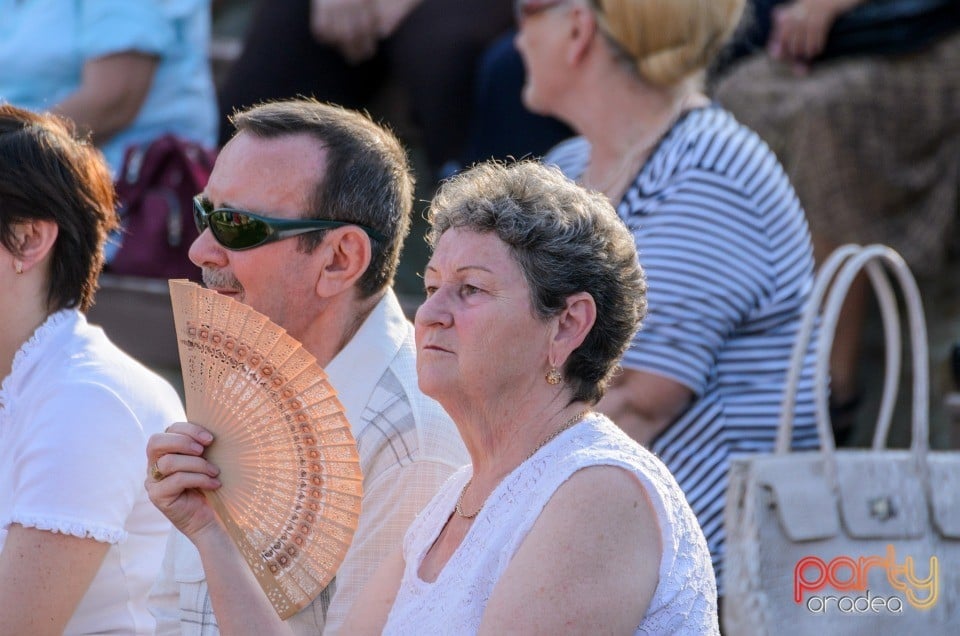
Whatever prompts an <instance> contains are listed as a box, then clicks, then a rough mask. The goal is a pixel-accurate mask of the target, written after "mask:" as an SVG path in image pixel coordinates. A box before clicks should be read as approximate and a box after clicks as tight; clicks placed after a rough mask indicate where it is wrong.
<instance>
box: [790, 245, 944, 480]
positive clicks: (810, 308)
mask: <svg viewBox="0 0 960 636" xmlns="http://www.w3.org/2000/svg"><path fill="white" fill-rule="evenodd" d="M882 265H886V268H887V270H888V271H889V272H890V274H891V275H892V276H893V278H895V280H896V281H897V283H898V284H899V287H900V289H901V291H902V293H903V297H904V305H905V307H906V310H907V316H908V321H909V327H910V337H911V352H912V354H913V356H912V362H913V409H912V417H911V420H912V427H911V429H912V440H911V449H912V452H913V454H914V456H915V458H917V459H918V461H922V458H923V457H924V456H925V454H926V451H927V449H928V447H929V420H928V417H929V411H928V408H929V369H928V368H927V359H928V355H927V349H928V345H927V332H926V319H925V317H924V312H923V303H922V300H921V298H920V291H919V288H918V287H917V284H916V280H915V279H914V278H913V275H912V274H911V273H910V269H909V267H908V266H907V264H906V262H904V260H903V258H902V257H901V256H900V255H899V254H897V252H895V251H894V250H892V249H891V248H889V247H887V246H885V245H869V246H867V247H861V246H859V245H853V244H850V245H843V246H841V247H839V248H837V249H836V250H834V252H833V253H832V254H831V255H830V257H829V258H828V259H827V260H826V261H825V262H824V263H823V265H822V266H821V267H820V271H819V272H818V275H817V278H816V280H815V282H814V287H813V290H812V291H811V295H810V299H809V301H808V303H807V305H806V307H805V308H804V313H803V317H802V320H801V326H800V329H799V331H798V334H797V339H796V342H795V343H794V348H793V351H792V355H791V363H790V368H789V369H788V373H787V380H786V386H785V390H784V399H783V402H782V408H781V413H780V424H779V430H778V431H777V442H776V447H775V452H776V453H777V454H785V453H787V452H789V451H790V445H791V438H792V433H793V411H794V406H795V404H796V397H797V388H798V385H799V380H800V373H801V370H802V368H803V361H804V358H805V357H806V352H807V349H808V348H809V343H810V340H811V338H812V334H813V330H814V326H815V324H816V321H817V317H818V315H819V313H820V305H821V302H822V301H823V298H824V296H827V299H826V302H825V303H824V309H823V314H822V318H821V324H820V334H819V338H818V341H817V347H816V352H817V360H816V370H815V376H814V390H815V396H816V402H815V408H816V421H817V431H818V434H819V438H820V444H821V448H822V449H823V451H824V452H825V453H827V454H828V455H831V456H832V455H833V451H834V440H833V434H832V432H831V427H830V411H829V406H828V393H829V391H828V385H829V351H830V349H831V347H832V345H833V337H834V333H835V332H836V326H837V321H838V319H839V315H840V309H841V307H842V306H843V301H844V299H845V297H846V295H847V292H848V290H849V289H850V286H851V285H852V284H853V281H854V279H855V277H856V276H857V274H859V273H860V271H861V270H864V269H866V272H867V274H868V276H869V279H870V282H871V284H872V286H873V288H874V291H875V292H876V296H877V300H878V303H879V305H880V310H881V315H882V318H883V328H884V336H885V353H886V364H885V373H884V391H883V398H882V400H881V405H880V413H879V416H878V421H877V428H876V431H875V432H874V438H873V448H874V449H875V450H876V449H881V448H884V447H885V446H886V438H887V434H888V432H889V429H890V421H891V419H892V415H893V407H894V405H895V403H896V398H897V393H898V390H899V389H898V387H899V373H900V361H901V342H900V320H899V311H898V309H897V304H896V297H895V295H894V293H893V289H892V287H891V284H890V276H889V275H888V274H887V272H885V271H884V269H883V267H882ZM834 278H835V280H834ZM831 281H833V286H832V287H830V283H831ZM828 288H830V291H829V295H827V289H828ZM832 464H833V462H832V461H831V462H828V467H831V466H832ZM828 470H831V472H832V469H831V468H828Z"/></svg>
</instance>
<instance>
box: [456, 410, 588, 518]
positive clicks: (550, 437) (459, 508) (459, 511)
mask: <svg viewBox="0 0 960 636" xmlns="http://www.w3.org/2000/svg"><path fill="white" fill-rule="evenodd" d="M589 412H590V410H589V409H584V410H583V411H580V412H579V413H577V414H576V415H574V416H573V417H571V418H570V419H569V420H567V421H566V422H564V424H563V426H561V427H560V428H558V429H557V430H555V431H554V432H552V433H550V435H548V436H547V437H546V438H545V439H544V440H543V441H542V442H540V443H539V444H537V446H536V448H534V449H533V450H532V451H530V454H528V455H527V456H526V457H524V458H523V461H522V462H520V464H523V463H524V462H526V461H527V460H528V459H530V458H531V457H533V456H534V455H536V454H537V451H538V450H540V449H541V448H543V447H544V446H546V445H547V444H549V443H550V442H552V441H553V440H554V439H555V438H556V437H557V436H558V435H559V434H560V433H562V432H564V431H565V430H567V429H568V428H570V427H571V426H573V425H574V424H576V423H577V422H579V421H580V420H582V419H583V418H584V417H586V415H587V413H589ZM472 483H473V477H471V478H470V479H468V480H467V483H466V484H464V486H463V490H461V491H460V496H459V497H457V505H456V506H454V510H456V511H457V515H458V516H459V517H462V518H464V519H473V518H474V517H476V516H477V515H478V514H480V511H481V510H483V506H484V505H486V503H487V500H486V499H484V500H483V503H482V504H480V507H479V508H477V510H476V511H475V512H473V513H472V514H469V515H468V514H466V513H464V512H463V496H464V495H465V494H467V488H469V487H470V484H472ZM488 496H489V495H488Z"/></svg>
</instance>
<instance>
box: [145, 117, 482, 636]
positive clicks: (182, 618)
mask: <svg viewBox="0 0 960 636" xmlns="http://www.w3.org/2000/svg"><path fill="white" fill-rule="evenodd" d="M233 123H234V125H235V127H236V129H237V132H236V134H235V135H234V137H233V138H232V139H231V140H230V141H229V142H228V143H227V144H226V145H225V146H224V148H223V150H222V151H221V152H220V155H219V157H218V159H217V162H216V165H215V167H214V169H213V173H212V174H211V176H210V180H209V182H208V184H207V187H206V189H205V191H204V192H203V193H202V194H201V195H199V196H198V197H197V198H196V199H195V201H194V215H195V219H196V222H197V227H198V229H199V230H200V236H199V238H197V240H196V242H195V243H194V244H193V246H192V247H191V249H190V258H191V259H192V260H193V262H194V263H196V264H197V265H198V266H199V267H201V268H202V269H203V280H204V283H205V284H206V285H207V287H209V288H211V289H215V290H216V291H218V292H220V293H222V294H226V295H230V296H232V297H234V298H236V299H237V300H239V301H241V302H244V303H247V304H248V305H250V306H251V307H253V308H254V309H256V310H257V311H259V312H261V313H264V314H266V315H267V316H269V317H270V318H271V319H272V320H273V321H274V322H276V323H278V324H279V325H280V326H282V327H284V328H285V329H286V330H287V331H288V332H289V333H290V334H291V335H292V336H294V337H295V338H297V339H298V340H300V341H301V342H302V343H303V344H304V346H305V347H306V348H307V349H308V350H309V351H310V352H311V353H312V354H313V355H314V356H315V357H316V358H317V361H318V363H319V364H320V365H321V366H322V367H324V369H325V370H326V372H327V374H328V375H329V377H330V381H331V383H332V384H333V386H334V387H335V388H336V389H337V391H338V394H339V397H340V400H341V402H342V403H343V405H344V407H345V408H346V413H347V417H348V419H349V421H350V422H351V425H352V427H353V433H354V436H355V437H356V440H357V446H358V450H359V453H360V463H361V468H362V470H363V474H364V484H363V487H364V497H363V511H362V513H361V516H360V523H359V527H358V528H357V532H356V534H355V536H354V540H353V544H352V545H351V547H350V550H349V551H348V553H347V555H346V558H345V560H344V561H343V563H342V565H341V567H340V569H339V571H338V573H337V576H336V578H335V579H334V581H333V582H332V583H331V584H330V585H329V586H328V587H327V588H326V589H325V590H324V591H323V592H322V593H321V594H320V596H318V597H317V598H316V599H315V600H314V601H313V603H312V604H311V605H309V606H308V607H307V608H305V609H304V610H303V611H301V612H300V613H299V614H296V615H295V616H293V617H292V618H291V619H289V620H290V624H291V626H292V627H293V629H294V631H296V632H298V633H310V634H317V633H321V632H325V633H335V632H336V631H337V630H338V628H339V625H340V623H341V621H342V620H343V618H344V616H345V614H346V612H347V610H349V609H350V606H351V605H352V603H353V601H354V600H355V598H356V596H357V594H358V593H359V592H360V590H361V588H362V587H363V585H364V583H365V582H366V580H367V579H368V577H369V576H370V575H371V574H373V572H374V570H375V569H376V567H377V566H378V565H379V563H380V561H381V560H382V559H383V558H384V557H385V556H386V555H387V554H389V553H390V552H391V551H392V550H393V549H394V548H395V547H396V546H398V545H399V544H400V541H401V539H402V537H403V533H404V532H405V530H406V528H407V526H408V525H409V524H410V522H411V521H412V520H413V518H414V516H415V515H416V513H417V512H419V510H420V508H421V507H422V506H423V505H424V504H426V502H427V501H429V500H430V498H431V497H432V496H433V494H434V493H435V492H436V490H437V489H438V488H439V486H440V485H441V484H442V483H443V482H444V480H445V479H446V478H447V477H448V476H449V475H450V474H451V473H452V472H453V471H454V470H455V469H456V468H458V467H459V466H461V465H463V464H465V463H466V462H467V461H468V458H467V455H466V452H465V449H464V448H463V445H462V442H461V441H460V438H459V435H458V434H457V431H456V429H455V427H454V426H453V424H452V423H451V421H450V419H449V418H448V416H447V415H446V413H445V412H444V411H443V409H442V408H441V407H440V406H439V405H438V404H437V403H436V402H434V401H433V400H431V399H429V398H427V397H425V396H424V395H423V394H422V393H421V392H420V390H419V388H418V387H417V378H416V371H415V355H416V354H415V348H414V339H413V327H412V325H411V324H410V323H409V322H408V321H407V320H406V318H405V316H404V314H403V312H402V310H401V308H400V305H399V302H398V301H397V298H396V296H395V294H394V292H393V290H392V289H391V285H392V283H393V278H394V274H395V271H396V267H397V262H398V260H399V254H400V249H401V247H402V244H403V241H404V239H405V237H406V235H407V233H408V231H409V227H410V213H411V208H412V204H413V178H412V176H411V172H410V168H409V165H408V163H407V159H406V155H405V153H404V150H403V148H402V147H401V145H400V143H399V142H398V141H397V140H396V138H395V137H394V136H393V135H391V134H390V133H389V132H387V131H386V130H384V129H382V128H380V127H379V126H377V125H376V124H374V123H372V122H371V121H370V120H369V119H367V118H366V117H364V116H362V115H360V114H358V113H355V112H353V111H349V110H346V109H342V108H339V107H335V106H330V105H326V104H321V103H318V102H316V101H312V100H292V101H286V102H275V103H269V104H263V105H260V106H257V107H254V108H252V109H249V110H247V111H244V112H241V113H238V114H236V115H235V116H234V117H233ZM207 230H209V231H207ZM191 426H193V425H191V424H186V423H179V424H176V425H174V426H173V427H171V428H170V429H168V432H167V433H164V434H161V435H156V436H154V437H153V438H151V440H150V443H149V445H148V448H147V454H148V459H149V460H150V465H151V466H153V465H156V467H157V469H158V471H159V474H156V475H151V476H150V477H148V479H147V489H148V491H149V492H150V496H151V499H152V500H153V502H154V503H155V504H156V505H157V507H158V508H160V509H161V510H163V511H165V512H169V511H170V507H171V506H174V505H175V499H176V498H177V497H178V496H179V495H180V494H182V489H180V488H177V487H176V485H169V484H167V483H166V482H164V481H163V479H162V474H163V473H165V472H166V473H169V472H173V471H175V470H177V471H183V470H184V468H183V466H184V462H189V461H191V460H192V459H194V458H192V457H190V456H189V454H187V453H186V452H185V451H184V450H182V449H183V448H185V445H184V444H183V441H184V440H185V439H189V438H188V437H187V436H184V435H182V434H181V433H182V432H183V429H182V427H191ZM186 446H188V445H186ZM158 477H160V479H157V478H158ZM181 503H182V502H181ZM206 513H207V514H206V515H203V514H197V515H194V517H193V519H192V523H217V521H216V519H215V518H214V517H213V515H212V513H211V512H210V510H209V509H207V510H206ZM152 601H153V603H152V605H153V607H152V609H153V611H154V613H155V615H156V617H157V622H158V632H157V633H159V634H168V633H176V634H185V635H186V634H196V635H208V634H217V633H218V631H219V629H218V626H217V622H216V618H215V617H214V615H213V611H212V606H211V601H210V597H209V593H208V590H207V585H206V580H205V575H204V571H203V566H202V564H201V561H200V556H199V553H198V552H197V550H196V548H195V547H194V545H193V544H192V543H191V542H190V541H189V540H188V539H187V538H186V536H184V535H183V534H181V533H180V532H178V531H174V532H173V533H172V534H171V536H170V540H169V541H168V543H167V553H166V555H165V558H164V570H163V572H162V574H161V577H160V579H159V580H158V581H157V584H156V586H155V588H154V591H153V595H152Z"/></svg>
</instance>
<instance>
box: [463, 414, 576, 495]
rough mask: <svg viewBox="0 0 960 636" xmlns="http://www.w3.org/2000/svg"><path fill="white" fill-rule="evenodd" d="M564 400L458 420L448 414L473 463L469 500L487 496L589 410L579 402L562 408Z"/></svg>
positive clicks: (464, 417)
mask: <svg viewBox="0 0 960 636" xmlns="http://www.w3.org/2000/svg"><path fill="white" fill-rule="evenodd" d="M568 399H569V398H568V397H567V396H563V397H562V401H561V399H557V400H553V401H551V402H547V403H544V405H543V406H542V407H539V408H536V409H523V410H516V411H514V412H512V413H511V412H505V411H499V412H498V411H490V410H488V411H486V412H479V411H472V412H471V413H470V414H469V415H465V416H461V417H458V415H457V414H455V413H451V415H452V416H453V418H454V421H456V422H457V423H458V428H459V429H460V434H461V436H462V437H463V440H464V443H465V444H466V446H467V450H468V451H469V452H470V458H471V461H472V464H473V486H472V487H471V495H474V496H472V497H471V500H472V499H473V498H475V496H483V497H485V496H486V495H489V493H490V492H492V491H493V489H494V488H496V486H497V484H499V483H500V481H501V480H502V479H503V478H504V477H505V476H506V475H508V474H509V473H510V472H512V471H513V470H514V469H516V468H517V467H518V466H519V465H520V464H522V463H523V462H524V461H526V460H527V459H529V458H530V456H531V455H532V454H533V453H534V452H536V451H537V450H539V448H540V447H541V446H542V445H544V443H545V442H547V441H549V440H550V439H552V437H551V436H553V435H555V434H557V433H558V431H561V429H563V428H564V427H568V426H569V425H572V423H574V422H573V420H574V418H576V417H577V416H578V415H580V414H582V413H584V412H585V411H586V410H588V408H589V407H588V406H587V405H586V403H584V402H581V401H577V402H574V403H572V404H569V405H567V406H563V405H564V404H566V402H567V400H568ZM476 503H477V505H479V504H480V503H482V501H481V502H476Z"/></svg>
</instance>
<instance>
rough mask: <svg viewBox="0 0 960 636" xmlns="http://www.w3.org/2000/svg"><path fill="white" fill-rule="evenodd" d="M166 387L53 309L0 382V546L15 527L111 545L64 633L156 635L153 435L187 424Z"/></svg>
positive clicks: (164, 528) (157, 523) (98, 333)
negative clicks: (150, 605)
mask: <svg viewBox="0 0 960 636" xmlns="http://www.w3.org/2000/svg"><path fill="white" fill-rule="evenodd" d="M185 417H186V416H185V415H184V412H183V408H182V407H181V405H180V398H179V396H178V395H177V393H176V391H174V390H173V387H171V386H170V385H169V384H168V383H167V382H165V381H164V380H163V379H162V378H160V377H159V376H157V375H156V374H155V373H153V372H151V371H150V370H148V369H147V368H146V367H144V366H142V365H141V364H139V363H138V362H136V361H135V360H134V359H133V358H131V357H129V356H127V355H126V354H124V353H123V352H122V351H120V350H119V349H118V348H117V347H116V346H114V345H113V343H111V342H110V341H109V340H108V339H107V337H106V335H104V333H103V331H102V330H101V329H100V328H98V327H93V326H90V325H88V324H87V321H86V319H85V318H84V316H83V314H81V313H80V312H78V311H75V310H69V309H68V310H63V311H59V312H57V313H55V314H53V315H52V316H50V317H49V318H48V319H47V320H46V322H44V324H43V325H41V326H40V327H39V328H38V329H37V330H36V331H35V332H34V334H33V336H32V337H31V338H30V340H28V341H27V342H26V343H25V344H24V345H23V346H22V347H21V348H20V350H19V351H18V352H17V354H16V356H15V357H14V360H13V368H12V370H11V372H10V375H8V376H7V377H6V378H4V380H3V384H2V385H0V551H2V550H3V546H4V543H5V540H6V537H7V534H8V529H9V527H10V524H13V523H15V524H19V525H21V526H24V527H26V528H37V529H40V530H49V531H51V532H58V533H61V534H67V535H72V536H75V537H80V538H84V539H93V540H95V541H100V542H103V543H108V544H110V548H109V550H108V551H107V554H106V557H105V558H104V560H103V563H102V565H101V566H100V569H99V570H98V571H97V573H96V575H95V576H94V578H93V581H92V582H91V583H90V587H89V588H87V591H86V593H85V594H84V596H83V598H82V599H81V601H80V603H79V605H78V606H77V609H76V611H75V612H74V614H73V616H72V617H71V619H70V621H69V622H68V623H67V625H66V628H65V630H64V633H65V634H106V633H114V634H152V633H153V629H154V621H153V618H152V617H151V616H150V613H149V611H148V610H147V603H146V600H147V592H148V591H149V590H150V585H151V584H152V583H153V580H154V578H155V577H156V575H157V572H158V571H159V569H160V559H161V557H162V556H163V545H164V541H165V539H166V535H167V532H168V531H169V527H170V525H169V523H168V522H167V520H166V519H165V518H164V517H163V515H162V514H160V512H159V511H158V510H157V509H156V508H155V507H154V506H153V504H151V503H150V501H149V500H148V499H147V493H146V491H145V490H144V487H143V480H144V479H145V477H146V474H147V457H146V453H145V449H146V445H147V438H148V437H149V436H150V435H151V434H152V433H157V432H160V431H162V430H163V429H164V428H165V427H166V426H168V425H169V424H171V423H173V422H175V421H182V420H184V419H185Z"/></svg>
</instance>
